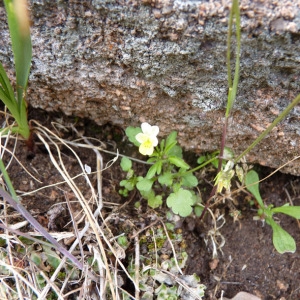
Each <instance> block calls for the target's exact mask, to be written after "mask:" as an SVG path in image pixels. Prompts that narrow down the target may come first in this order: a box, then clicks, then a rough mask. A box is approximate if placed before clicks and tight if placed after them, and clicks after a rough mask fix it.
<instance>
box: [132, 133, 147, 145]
mask: <svg viewBox="0 0 300 300" xmlns="http://www.w3.org/2000/svg"><path fill="white" fill-rule="evenodd" d="M135 139H136V140H137V141H138V142H139V143H144V142H145V141H147V140H148V135H146V134H144V133H141V132H140V133H138V134H137V135H136V136H135Z"/></svg>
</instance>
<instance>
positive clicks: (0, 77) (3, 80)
mask: <svg viewBox="0 0 300 300" xmlns="http://www.w3.org/2000/svg"><path fill="white" fill-rule="evenodd" d="M0 89H1V90H3V92H4V93H5V94H6V96H7V97H8V98H9V99H10V100H11V101H12V102H13V103H15V102H16V100H15V94H14V90H13V87H12V86H11V84H10V81H9V78H8V76H7V74H6V72H5V69H4V68H3V65H2V64H1V63H0ZM5 105H6V103H5ZM15 105H17V104H15ZM6 106H8V105H6Z"/></svg>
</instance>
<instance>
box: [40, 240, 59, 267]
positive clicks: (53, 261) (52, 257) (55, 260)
mask: <svg viewBox="0 0 300 300" xmlns="http://www.w3.org/2000/svg"><path fill="white" fill-rule="evenodd" d="M42 247H43V249H44V251H45V254H46V256H47V262H48V263H49V265H50V266H51V267H52V268H53V269H54V270H56V269H57V267H58V266H59V264H60V261H61V259H60V257H59V256H58V255H57V254H56V252H55V251H53V250H51V248H50V247H48V246H42Z"/></svg>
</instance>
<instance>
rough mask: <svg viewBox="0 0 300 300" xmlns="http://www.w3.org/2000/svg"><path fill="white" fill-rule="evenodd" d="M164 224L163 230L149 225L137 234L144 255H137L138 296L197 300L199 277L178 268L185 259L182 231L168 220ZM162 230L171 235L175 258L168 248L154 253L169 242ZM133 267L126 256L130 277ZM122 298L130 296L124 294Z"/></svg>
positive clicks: (201, 287)
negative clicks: (162, 253) (145, 230)
mask: <svg viewBox="0 0 300 300" xmlns="http://www.w3.org/2000/svg"><path fill="white" fill-rule="evenodd" d="M171 215H173V214H172V213H170V214H169V218H170V219H172V216H171ZM165 226H166V228H168V230H167V231H165V230H164V229H163V228H161V227H157V228H155V229H154V228H151V233H150V232H145V234H144V235H141V236H140V240H139V243H140V246H141V247H143V248H144V247H146V248H147V255H145V256H144V255H142V256H141V257H140V259H141V262H142V265H143V267H142V268H140V269H139V274H138V277H139V278H138V282H139V289H140V291H141V299H159V300H165V299H168V300H169V299H174V300H177V299H184V300H194V299H199V300H201V299H202V297H203V296H204V291H205V289H206V287H205V286H204V285H203V284H201V282H200V278H199V277H198V276H197V275H196V274H192V275H183V274H182V271H181V269H184V268H185V267H186V264H187V261H188V255H187V253H186V251H185V246H186V245H185V244H184V242H183V236H182V233H181V232H180V231H176V230H175V229H174V225H173V224H171V223H166V224H165ZM166 233H168V235H169V237H170V238H171V239H172V243H173V246H174V249H176V250H175V251H176V258H175V257H174V253H173V254H172V252H171V251H167V250H165V252H164V255H158V253H157V252H158V251H160V249H162V248H163V247H164V245H166V244H167V243H169V241H168V236H167V234H166ZM150 236H152V239H151V238H150ZM166 249H167V248H166ZM135 268H136V266H135V263H134V259H133V257H131V256H130V257H129V267H128V271H129V273H130V274H131V276H132V277H133V278H135V276H136V269H135ZM124 299H130V298H129V296H127V297H124Z"/></svg>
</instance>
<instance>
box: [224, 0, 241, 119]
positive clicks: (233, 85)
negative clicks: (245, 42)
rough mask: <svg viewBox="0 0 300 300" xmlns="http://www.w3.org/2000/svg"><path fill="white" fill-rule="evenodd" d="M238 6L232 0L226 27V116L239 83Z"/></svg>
mask: <svg viewBox="0 0 300 300" xmlns="http://www.w3.org/2000/svg"><path fill="white" fill-rule="evenodd" d="M233 16H235V23H236V43H237V45H236V59H235V71H234V79H233V83H232V79H231V68H230V57H231V47H230V41H231V36H232V26H233ZM240 23H241V21H240V8H239V1H238V0H233V1H232V9H231V12H230V17H229V29H228V38H227V75H228V86H229V92H228V100H227V107H226V118H228V117H229V114H230V112H231V109H232V107H233V104H234V101H235V97H236V93H237V86H238V83H239V76H240V75H239V73H240V53H241V25H240Z"/></svg>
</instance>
